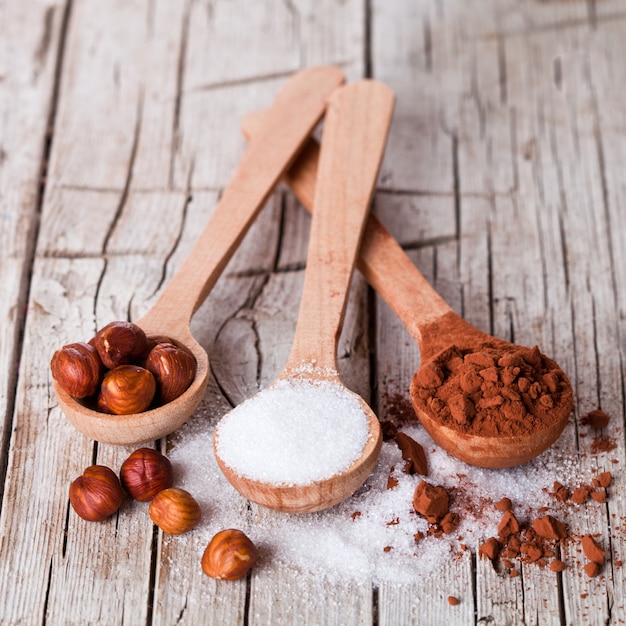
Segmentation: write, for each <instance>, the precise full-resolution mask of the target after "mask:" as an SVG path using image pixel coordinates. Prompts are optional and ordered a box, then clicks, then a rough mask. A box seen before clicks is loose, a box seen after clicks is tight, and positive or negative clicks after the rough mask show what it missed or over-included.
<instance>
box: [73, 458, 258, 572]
mask: <svg viewBox="0 0 626 626" xmlns="http://www.w3.org/2000/svg"><path fill="white" fill-rule="evenodd" d="M173 483H174V472H173V469H172V464H171V462H170V460H169V459H168V458H167V457H166V456H165V455H163V454H161V453H160V452H159V451H158V450H153V449H152V448H139V449H138V450H135V451H134V452H133V453H132V454H131V455H130V456H129V457H128V458H127V459H126V460H125V461H124V462H123V463H122V466H121V468H120V472H119V477H118V475H117V474H116V473H115V472H114V471H113V470H112V469H111V468H109V467H107V466H105V465H91V466H89V467H88V468H87V469H85V471H84V472H83V474H82V475H81V476H79V477H78V478H77V479H76V480H74V481H73V482H72V484H71V485H70V492H69V496H70V503H71V505H72V508H73V509H74V511H75V512H76V514H77V515H78V516H79V517H81V518H82V519H84V520H87V521H90V522H101V521H103V520H105V519H107V518H108V517H110V516H112V515H114V514H115V513H116V512H117V511H118V510H119V508H120V507H121V505H122V503H123V501H124V499H125V498H126V494H128V495H129V496H130V497H131V498H133V499H135V500H137V501H139V502H148V501H149V502H150V507H149V515H150V519H151V520H152V521H153V522H154V523H155V524H156V525H157V526H158V527H159V528H160V529H161V530H162V531H163V532H164V533H167V534H170V535H180V534H183V533H186V532H189V531H190V530H192V529H193V528H195V527H196V526H197V525H198V523H199V522H200V517H201V512H200V506H199V504H198V502H197V501H196V500H195V498H194V497H193V496H192V495H191V494H190V493H189V492H187V491H185V490H184V489H179V488H177V487H173V486H172V485H173ZM256 558H257V554H256V548H255V546H254V544H253V543H252V541H251V540H250V539H249V538H248V537H247V536H246V535H245V534H244V533H243V532H242V531H240V530H237V529H234V528H229V529H226V530H221V531H220V532H218V533H217V534H216V535H215V536H214V537H213V538H212V539H211V541H210V542H209V544H208V545H207V547H206V549H205V550H204V553H203V555H202V559H201V565H202V570H203V572H204V573H205V574H206V575H207V576H210V577H211V578H217V579H220V580H238V579H239V578H243V577H244V576H245V575H246V574H247V573H248V570H250V568H251V567H252V566H253V565H254V564H255V563H256Z"/></svg>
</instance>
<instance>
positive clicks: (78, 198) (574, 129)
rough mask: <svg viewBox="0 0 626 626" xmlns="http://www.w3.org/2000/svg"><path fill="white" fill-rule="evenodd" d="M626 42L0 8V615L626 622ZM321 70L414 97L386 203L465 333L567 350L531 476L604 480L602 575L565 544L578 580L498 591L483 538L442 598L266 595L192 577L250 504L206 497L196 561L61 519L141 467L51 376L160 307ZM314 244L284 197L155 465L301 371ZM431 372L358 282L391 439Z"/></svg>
mask: <svg viewBox="0 0 626 626" xmlns="http://www.w3.org/2000/svg"><path fill="white" fill-rule="evenodd" d="M625 25H626V14H625V11H624V7H623V2H622V1H621V0H603V1H602V2H599V1H592V0H590V1H585V2H583V1H573V2H530V1H529V2H517V1H515V0H486V1H484V2H483V1H481V2H476V1H471V2H462V1H460V0H443V1H441V0H418V1H416V2H405V1H404V0H371V2H364V1H363V0H346V1H342V2H337V1H334V0H321V1H319V2H310V1H305V0H295V1H294V2H286V3H276V2H270V1H269V0H261V1H259V2H254V3H250V2H246V1H245V0H228V1H225V0H218V1H216V2H211V3H207V2H200V1H195V0H185V1H183V2H174V3H172V2H161V1H153V0H133V1H131V2H121V1H117V0H116V1H115V2H112V3H102V2H97V1H96V0H81V2H77V1H74V2H63V1H62V0H58V1H55V0H47V1H46V2H34V1H32V0H24V1H22V2H12V1H11V0H0V220H1V221H0V369H1V371H2V375H1V376H0V415H1V418H0V429H1V435H0V439H1V441H2V447H1V449H0V468H1V469H0V484H1V485H2V487H0V490H1V491H2V503H1V507H2V508H1V512H0V622H2V623H3V624H4V623H6V624H11V625H13V624H41V623H43V622H46V623H48V624H84V623H89V622H92V623H101V624H122V623H128V624H136V623H149V622H152V623H155V624H173V623H181V624H184V623H187V624H194V625H195V624H201V623H214V624H230V623H244V622H246V621H247V623H249V624H267V623H270V622H271V623H282V624H291V623H296V622H297V623H300V624H320V623H342V624H374V623H378V624H394V626H395V625H403V624H407V625H409V624H411V625H412V624H446V625H447V624H452V623H465V622H469V623H474V622H477V623H488V622H491V623H508V624H517V623H537V624H542V625H543V624H547V625H548V626H550V625H559V626H560V625H561V624H569V623H573V624H577V623H585V624H587V623H588V624H592V625H593V624H605V623H607V622H608V623H611V622H612V621H616V620H619V617H620V616H621V615H622V614H623V612H624V606H625V605H626V598H625V596H626V588H625V577H624V574H623V568H621V567H618V566H617V565H616V563H617V562H618V561H620V560H624V559H626V549H625V546H624V533H623V531H622V526H623V520H624V519H625V518H626V517H625V516H626V511H625V510H624V498H623V496H624V476H623V471H622V468H623V467H624V462H625V460H626V459H625V454H624V418H625V399H624V381H625V378H624V366H623V364H624V362H625V361H626V343H625V341H624V337H625V336H626V290H624V289H623V285H624V284H625V282H626V258H625V256H624V255H625V252H624V251H625V250H626V229H624V227H623V224H625V223H626V212H625V211H626V182H625V179H624V176H623V174H622V169H623V167H622V164H623V163H624V160H625V159H626V148H625V145H626V144H625V142H624V141H623V129H624V128H625V127H626V126H625V122H626V120H625V119H624V115H625V114H624V107H623V106H622V105H621V103H622V101H623V95H622V91H623V85H624V83H625V82H626V75H625V70H624V63H623V58H624V52H625V51H624V45H625V44H624V36H623V33H624V28H625ZM328 63H330V64H336V65H338V66H340V67H341V68H342V70H343V71H344V72H345V74H346V76H347V77H348V78H349V80H351V81H352V80H356V79H358V78H362V77H364V76H368V77H373V78H375V79H377V80H380V81H382V82H384V83H386V84H388V85H389V86H390V87H391V88H392V89H393V91H394V92H395V93H396V99H397V100H396V108H395V115H394V121H393V124H392V128H391V133H390V138H389V142H388V148H387V152H386V155H385V159H384V161H383V164H382V168H381V175H380V178H379V181H378V192H377V194H376V197H375V201H374V207H373V209H374V212H375V213H376V215H377V217H378V218H379V219H380V221H381V223H382V224H383V225H384V226H385V228H386V229H387V230H388V231H389V232H390V233H391V234H392V235H393V237H394V238H395V239H396V240H397V241H398V242H399V243H400V245H401V246H402V248H403V249H404V250H405V251H406V252H407V253H408V256H409V258H410V259H411V261H412V262H413V263H414V264H415V265H416V266H417V267H418V268H419V270H420V271H421V273H422V274H423V275H424V276H425V278H426V279H427V280H428V281H429V283H430V284H431V285H432V286H433V287H434V288H435V289H436V290H437V292H438V293H439V294H440V295H441V296H442V297H443V299H444V300H445V302H447V303H448V304H449V305H450V306H451V307H452V309H453V310H454V311H456V312H457V313H459V314H460V315H462V316H463V317H464V318H465V319H467V320H468V321H469V322H470V323H472V324H474V325H475V326H477V327H478V328H480V329H481V330H483V331H485V332H489V333H492V334H494V335H496V336H498V337H501V338H503V339H506V340H512V341H515V342H517V343H520V344H529V343H532V342H537V343H539V344H540V345H544V346H549V348H550V353H551V354H552V355H553V356H554V358H555V359H556V360H557V362H558V363H559V364H561V365H562V366H563V367H564V369H565V371H566V372H567V373H568V375H569V376H570V379H571V380H572V382H573V384H574V389H575V398H576V410H575V414H574V416H573V417H572V419H571V421H570V423H569V425H568V426H567V428H566V430H565V432H564V434H563V436H562V437H561V438H560V440H559V446H560V447H559V450H558V454H559V455H560V456H558V457H557V458H554V457H553V456H551V455H550V454H548V455H546V456H545V457H542V461H543V462H545V464H546V465H547V466H551V465H552V464H554V463H557V462H558V461H559V459H561V458H567V459H570V460H571V462H572V463H573V464H574V468H575V470H576V471H577V472H578V473H579V475H580V479H581V481H582V480H584V479H585V480H586V478H587V477H588V476H590V475H595V473H596V472H597V471H600V470H611V471H612V472H613V474H614V481H613V483H612V485H611V487H610V488H609V500H608V503H607V504H606V505H596V504H593V503H587V504H586V505H583V506H572V507H567V510H566V511H564V512H563V513H562V515H563V519H564V521H566V523H567V524H568V526H569V528H570V529H571V530H572V531H573V532H574V533H586V532H591V533H594V534H597V538H598V540H599V541H600V542H601V543H602V544H603V546H604V547H605V548H606V549H607V563H606V564H605V566H604V570H603V572H602V575H601V576H599V577H597V578H594V579H589V578H587V577H586V575H585V574H583V573H582V570H581V566H582V565H583V564H584V558H583V556H582V554H581V552H580V546H579V543H577V542H576V541H574V542H572V543H571V544H569V545H567V546H564V547H563V548H562V556H563V558H564V560H565V561H566V563H567V565H568V567H567V569H566V570H565V571H564V572H563V573H561V574H559V575H553V574H552V573H551V572H548V571H546V570H540V569H539V568H537V567H535V566H533V565H532V564H530V565H528V566H524V567H523V568H522V571H521V574H522V575H521V576H518V577H517V578H509V577H507V576H506V574H505V573H504V572H503V571H501V570H497V569H494V568H493V567H492V566H491V564H490V563H489V562H488V561H485V560H484V559H478V558H476V557H475V554H476V549H477V546H475V545H472V546H469V547H470V549H471V550H470V551H468V552H466V553H464V556H463V558H461V559H452V560H450V561H449V562H448V563H446V566H445V568H444V570H443V571H442V573H441V575H440V576H439V577H435V578H433V579H432V580H429V581H428V582H427V583H424V581H421V580H420V581H416V582H415V583H414V584H406V585H404V584H403V585H397V584H393V583H387V582H385V583H384V584H382V585H374V584H373V582H372V581H371V580H369V579H368V580H361V581H359V582H358V584H354V583H352V582H350V581H347V580H341V581H335V580H333V581H329V580H327V579H326V577H325V573H324V572H321V573H318V575H317V576H315V577H311V576H307V575H304V574H302V572H300V571H297V572H293V571H292V570H291V569H288V568H287V569H284V568H283V569H281V568H276V567H275V565H276V564H274V563H272V562H271V559H268V561H270V562H269V563H267V564H265V565H264V566H263V567H259V568H258V569H256V570H255V571H254V572H253V574H252V576H251V579H250V581H249V584H248V582H247V581H241V582H240V583H237V584H234V585H227V584H217V583H214V582H213V581H211V580H209V579H207V578H206V577H205V576H203V575H202V573H201V571H200V569H199V567H196V564H197V560H198V555H199V553H200V552H201V551H202V549H203V548H204V545H202V544H203V542H204V540H205V539H206V538H207V535H210V534H211V533H212V532H213V531H216V530H219V528H220V527H223V526H225V525H234V526H237V527H240V528H242V529H244V530H247V531H250V532H251V529H253V528H254V525H255V524H262V523H264V521H266V519H267V517H266V513H265V512H264V511H262V510H260V509H259V507H257V506H256V505H248V504H247V503H246V502H245V501H241V502H240V503H239V504H241V506H235V507H233V508H232V509H230V508H228V509H226V508H221V507H216V506H211V502H207V503H204V505H203V506H204V508H203V512H205V513H206V518H205V521H204V522H203V524H204V525H203V527H202V529H200V530H199V531H198V533H196V534H192V535H190V536H189V537H187V538H186V539H184V540H183V539H181V540H179V541H173V540H170V539H168V538H167V537H163V536H161V535H158V534H156V535H155V534H154V533H153V529H152V526H151V525H150V523H149V521H148V519H147V516H146V515H145V513H146V511H145V509H144V507H142V506H135V505H132V504H130V503H129V504H128V505H125V507H124V509H123V510H122V511H121V512H120V514H119V516H118V518H113V519H111V520H110V521H108V522H105V523H103V524H101V525H100V524H96V525H86V524H82V523H81V520H79V519H77V518H76V517H75V516H74V514H73V512H72V511H71V510H69V509H68V501H67V497H66V490H67V487H68V485H69V482H70V481H71V480H72V479H73V478H74V477H75V476H76V475H78V474H79V473H81V472H82V470H83V469H84V467H85V466H87V465H88V464H90V463H92V462H93V461H94V460H96V461H101V462H103V463H106V464H109V465H110V466H112V467H118V466H119V464H121V462H122V460H123V459H124V458H125V455H126V454H127V453H128V452H129V451H130V450H129V449H126V448H124V447H115V446H109V445H104V444H103V445H94V444H93V442H92V441H90V440H88V439H86V438H84V437H82V436H81V435H79V434H78V433H76V432H75V431H74V429H73V428H71V427H70V426H69V425H68V424H67V422H66V420H65V419H64V418H63V416H62V414H61V412H60V410H59V409H58V407H57V406H56V400H55V398H54V395H53V394H52V391H51V388H50V380H49V376H48V369H47V368H48V360H49V355H50V354H51V352H52V350H53V349H54V348H55V347H57V346H58V345H60V344H62V343H63V342H67V341H69V340H71V339H73V338H75V337H76V336H81V337H84V338H88V337H90V336H91V335H92V334H93V331H94V330H95V328H97V327H98V326H99V325H102V323H103V322H106V321H110V320H111V319H124V318H134V319H138V318H139V317H140V316H141V315H142V314H144V313H145V311H147V310H148V309H149V307H150V306H151V305H152V304H153V303H154V302H155V301H156V299H157V298H158V296H159V295H160V293H161V291H162V289H163V287H164V285H165V284H166V283H167V282H168V280H169V279H170V278H171V276H172V275H173V274H174V272H175V270H176V269H177V268H178V267H179V266H180V264H181V262H182V259H183V258H184V257H185V256H186V255H187V253H188V252H189V250H190V249H191V247H192V245H193V242H194V241H195V240H196V238H197V235H198V233H199V232H200V230H201V228H202V226H203V225H204V224H205V223H206V220H207V219H208V217H209V215H210V214H211V211H212V210H213V207H214V206H215V204H216V203H217V201H218V199H219V196H220V193H221V191H222V189H223V188H224V187H225V185H226V184H227V182H228V179H229V176H230V174H231V173H232V172H233V171H234V168H235V166H236V164H237V163H238V162H239V160H240V158H241V155H242V154H243V152H244V146H245V140H244V138H243V137H241V136H240V135H239V133H238V128H239V124H240V121H241V119H242V117H243V116H244V115H246V114H248V113H250V112H251V111H254V110H257V109H262V108H264V107H267V106H269V104H270V103H271V101H272V99H273V97H274V95H275V93H276V92H277V90H278V88H279V86H280V85H281V84H282V83H283V82H284V80H285V79H286V78H287V76H289V75H290V74H292V73H293V72H294V71H296V70H298V69H300V68H303V67H310V66H313V65H320V64H328ZM309 227H310V219H309V217H308V216H307V215H306V214H305V212H304V211H303V210H302V209H301V207H298V206H297V203H296V201H295V200H294V197H293V195H291V194H290V193H289V192H287V191H285V190H281V191H280V192H278V193H276V194H275V195H274V196H273V197H272V198H271V199H270V201H269V203H268V205H267V206H266V207H265V209H264V210H263V211H262V213H261V215H260V216H259V219H258V221H257V222H256V223H255V224H254V225H253V226H252V228H251V230H250V232H249V233H248V235H247V236H246V238H245V239H244V240H243V241H242V243H241V246H240V248H239V250H238V252H237V254H236V255H235V256H234V257H233V259H232V260H231V262H230V263H229V265H228V266H227V267H226V268H225V270H224V273H223V274H222V277H221V278H220V280H219V281H218V282H217V283H216V285H215V288H214V290H212V292H211V294H210V296H209V297H208V298H207V301H206V302H205V303H204V304H203V305H202V307H201V308H200V309H199V310H198V312H197V313H196V316H195V317H194V320H193V323H192V331H193V334H194V336H195V337H196V338H197V339H198V340H199V342H200V343H201V345H202V346H203V348H205V349H207V350H208V351H209V353H210V356H211V364H212V378H211V380H210V381H209V386H208V388H207V392H206V394H205V397H204V398H203V401H202V403H201V405H200V407H199V409H198V411H197V412H196V414H195V415H194V416H193V418H192V420H191V421H190V422H189V423H188V424H187V425H186V426H185V428H184V430H183V431H182V432H181V433H179V434H177V435H175V436H174V437H172V438H170V439H169V440H168V441H160V442H155V444H154V445H159V446H160V447H161V448H162V449H163V450H165V451H168V450H170V449H171V448H172V447H173V446H176V445H177V443H178V442H179V441H180V440H181V438H189V437H193V436H194V433H195V434H199V433H206V431H207V430H210V429H211V428H213V426H214V424H215V422H216V421H217V420H218V419H219V417H220V415H222V414H223V413H224V412H225V411H226V410H228V409H229V408H230V407H231V406H233V405H234V404H237V403H239V402H241V401H242V400H243V399H245V398H246V397H249V396H250V395H252V394H253V393H255V392H256V391H257V390H258V389H259V388H262V387H264V386H265V385H267V384H268V383H269V382H271V381H272V380H273V379H274V377H275V376H276V375H277V374H278V372H279V371H280V369H281V368H282V367H283V365H284V363H285V362H286V360H287V357H288V353H289V348H290V345H291V339H292V337H293V334H294V331H295V324H296V317H297V309H298V306H297V305H298V302H299V295H300V293H301V290H302V285H303V275H304V265H305V260H306V250H307V244H308V235H309ZM419 359H420V355H419V351H418V350H417V346H416V344H415V341H414V340H413V339H412V337H411V335H410V334H409V333H408V331H407V330H406V329H405V328H404V326H403V325H402V324H401V323H400V322H399V320H398V318H397V317H396V315H395V314H394V313H393V311H391V309H389V308H388V306H387V305H386V304H385V303H384V301H383V300H382V299H380V298H377V297H375V296H374V295H373V294H372V293H371V292H368V289H367V287H366V285H365V282H364V281H363V279H362V277H361V276H358V275H355V276H354V280H353V285H352V289H351V294H350V301H349V303H348V310H347V312H346V318H345V321H344V328H343V331H342V335H341V337H340V339H339V367H340V371H341V375H342V378H343V379H344V380H346V382H347V383H348V385H349V386H350V388H352V389H354V390H356V391H358V392H359V393H361V394H362V395H363V396H364V397H366V398H367V399H368V400H369V401H370V402H371V403H372V405H374V406H375V407H376V409H377V412H378V413H379V415H380V416H381V418H383V419H384V418H385V417H394V415H396V412H397V410H398V407H399V399H398V398H403V395H402V394H404V393H406V390H407V389H408V381H409V380H410V375H411V374H412V373H413V372H414V371H415V369H416V368H417V367H418V365H419ZM599 406H600V407H602V408H603V409H604V410H605V411H607V413H609V414H610V415H611V417H612V421H611V423H610V425H609V427H608V429H606V430H605V431H604V432H603V433H602V434H603V435H605V436H607V437H609V438H610V441H614V442H615V443H616V444H617V447H616V448H615V449H613V450H611V451H609V452H604V453H602V452H600V453H597V454H592V453H591V451H590V446H591V442H592V441H593V439H594V438H595V437H596V436H597V435H598V433H595V432H594V431H592V430H591V429H590V428H589V427H588V426H585V425H584V424H583V423H582V420H581V418H582V416H583V415H584V414H585V413H586V412H587V411H588V410H590V409H593V408H597V407H599ZM198 436H199V435H198ZM182 469H183V468H182V467H179V468H178V470H179V472H181V470H182ZM572 471H573V470H572ZM181 480H182V478H181ZM433 480H434V478H433ZM546 487H548V488H549V487H550V485H547V486H546ZM494 532H495V529H494ZM277 569H278V571H277ZM448 595H456V596H458V597H459V598H460V600H461V603H460V604H459V605H458V606H450V605H448V603H447V601H446V598H447V596H448Z"/></svg>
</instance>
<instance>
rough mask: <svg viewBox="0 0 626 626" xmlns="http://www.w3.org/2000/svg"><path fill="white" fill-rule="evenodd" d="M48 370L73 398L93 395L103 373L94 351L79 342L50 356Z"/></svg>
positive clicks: (92, 348)
mask: <svg viewBox="0 0 626 626" xmlns="http://www.w3.org/2000/svg"><path fill="white" fill-rule="evenodd" d="M50 369H51V370H52V377H53V378H54V379H55V380H56V381H57V382H58V383H59V385H61V387H62V388H63V389H65V391H67V393H69V394H70V396H73V397H74V398H86V397H88V396H92V395H94V394H95V393H96V392H97V391H98V387H99V386H100V381H101V379H102V374H103V372H104V367H103V365H102V361H101V360H100V357H99V356H98V352H97V351H96V349H95V348H94V347H93V346H90V345H89V344H87V343H80V342H79V343H70V344H68V345H67V346H63V347H62V348H61V349H60V350H57V351H56V352H55V353H54V354H53V355H52V360H51V361H50Z"/></svg>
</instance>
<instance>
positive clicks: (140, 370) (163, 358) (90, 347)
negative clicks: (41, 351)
mask: <svg viewBox="0 0 626 626" xmlns="http://www.w3.org/2000/svg"><path fill="white" fill-rule="evenodd" d="M50 369H51V370H52V376H53V378H54V379H55V380H56V381H57V383H58V384H59V385H60V386H61V387H62V388H63V389H64V390H65V391H66V392H67V393H68V394H69V395H70V396H72V397H73V398H76V399H79V400H83V401H84V402H85V404H86V405H87V406H90V407H93V408H94V409H96V410H97V411H100V412H101V413H111V414H114V415H130V414H132V413H141V412H143V411H146V410H147V409H149V408H152V407H154V406H160V405H163V404H167V403H168V402H171V401H172V400H174V399H176V398H178V396H180V395H181V394H182V393H184V392H185V390H186V389H187V388H188V387H189V385H191V383H192V382H193V380H194V378H195V376H196V360H195V358H194V356H193V355H192V354H191V353H190V352H188V351H187V350H186V349H184V348H181V347H179V346H177V345H176V344H175V343H174V341H173V340H172V339H170V338H169V337H166V336H164V335H151V334H146V333H145V332H144V331H143V330H142V329H141V328H140V327H139V326H137V324H133V323H132V322H111V323H110V324H107V325H106V326H104V327H103V328H101V329H100V330H99V331H98V332H97V333H96V335H95V336H94V337H93V338H92V339H91V340H90V341H89V342H86V343H83V342H77V343H71V344H68V345H66V346H63V347H62V348H61V349H60V350H57V351H56V352H55V353H54V355H53V356H52V360H51V361H50Z"/></svg>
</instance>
